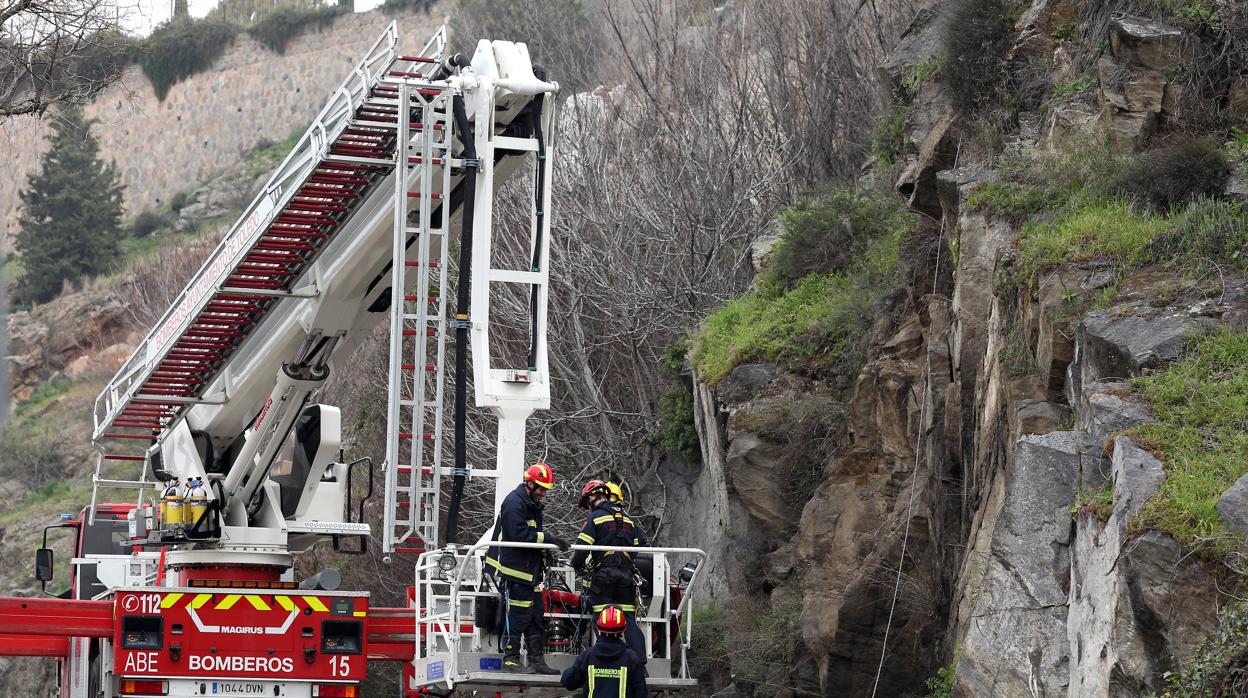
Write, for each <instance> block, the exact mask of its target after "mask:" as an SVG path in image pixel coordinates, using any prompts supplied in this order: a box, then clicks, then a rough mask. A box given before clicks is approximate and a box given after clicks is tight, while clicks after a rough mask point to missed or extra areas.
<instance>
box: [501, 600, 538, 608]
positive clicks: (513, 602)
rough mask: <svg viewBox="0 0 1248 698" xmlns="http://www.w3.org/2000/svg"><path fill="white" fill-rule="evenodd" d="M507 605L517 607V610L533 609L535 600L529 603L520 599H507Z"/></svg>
mask: <svg viewBox="0 0 1248 698" xmlns="http://www.w3.org/2000/svg"><path fill="white" fill-rule="evenodd" d="M507 605H509V606H515V607H516V608H533V599H529V600H528V601H521V600H519V599H507Z"/></svg>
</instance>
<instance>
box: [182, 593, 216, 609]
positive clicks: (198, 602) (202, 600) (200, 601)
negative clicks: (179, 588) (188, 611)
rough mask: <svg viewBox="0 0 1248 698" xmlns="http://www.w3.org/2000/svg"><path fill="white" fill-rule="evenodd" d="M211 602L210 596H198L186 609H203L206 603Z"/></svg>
mask: <svg viewBox="0 0 1248 698" xmlns="http://www.w3.org/2000/svg"><path fill="white" fill-rule="evenodd" d="M211 600H212V594H198V595H196V597H195V598H194V599H193V600H191V603H190V604H189V606H188V607H189V608H203V607H204V604H206V603H208V602H209V601H211Z"/></svg>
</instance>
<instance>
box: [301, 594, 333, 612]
mask: <svg viewBox="0 0 1248 698" xmlns="http://www.w3.org/2000/svg"><path fill="white" fill-rule="evenodd" d="M303 602H304V603H306V604H307V605H308V608H310V609H312V610H313V611H316V612H317V613H325V612H326V611H328V610H329V609H328V608H326V607H325V604H323V603H321V600H320V598H318V597H316V596H305V597H303Z"/></svg>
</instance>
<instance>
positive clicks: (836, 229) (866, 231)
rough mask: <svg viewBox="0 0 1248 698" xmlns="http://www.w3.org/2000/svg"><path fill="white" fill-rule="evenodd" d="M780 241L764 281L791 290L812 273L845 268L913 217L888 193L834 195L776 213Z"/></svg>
mask: <svg viewBox="0 0 1248 698" xmlns="http://www.w3.org/2000/svg"><path fill="white" fill-rule="evenodd" d="M780 220H781V222H783V224H784V237H783V239H782V240H781V241H780V244H779V245H777V246H776V249H775V250H774V251H773V252H772V253H771V261H770V263H769V266H768V269H767V280H768V281H769V282H771V283H774V284H777V285H779V286H782V287H784V288H789V289H791V288H793V287H794V286H795V285H796V284H797V283H798V282H800V281H801V280H802V279H804V278H806V277H807V276H809V275H811V274H828V273H832V272H837V271H840V270H842V269H844V268H845V267H846V265H847V264H849V262H850V260H851V259H853V258H854V257H855V256H857V255H859V254H862V253H863V252H864V250H865V249H866V247H867V246H868V245H870V244H872V243H873V242H874V241H875V240H879V239H880V238H882V237H889V236H892V237H893V239H894V240H896V239H899V237H898V236H897V235H896V233H898V232H899V231H902V230H909V229H910V228H911V227H913V224H914V217H913V215H912V214H910V213H908V212H907V211H906V208H905V204H904V203H903V202H902V201H901V200H900V199H899V198H898V197H897V196H895V195H893V194H892V193H891V192H885V191H870V190H857V191H838V192H835V193H832V194H829V195H826V196H822V197H817V198H809V199H805V200H803V201H801V202H799V203H798V204H796V205H795V206H793V207H792V208H789V209H788V210H786V211H784V212H783V213H782V214H780Z"/></svg>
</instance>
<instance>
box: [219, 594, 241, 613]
mask: <svg viewBox="0 0 1248 698" xmlns="http://www.w3.org/2000/svg"><path fill="white" fill-rule="evenodd" d="M241 598H243V595H242V594H230V595H228V596H226V597H225V598H224V599H222V600H221V603H219V604H217V610H218V611H228V610H230V609H231V608H234V604H236V603H238V600H239V599H241Z"/></svg>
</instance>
